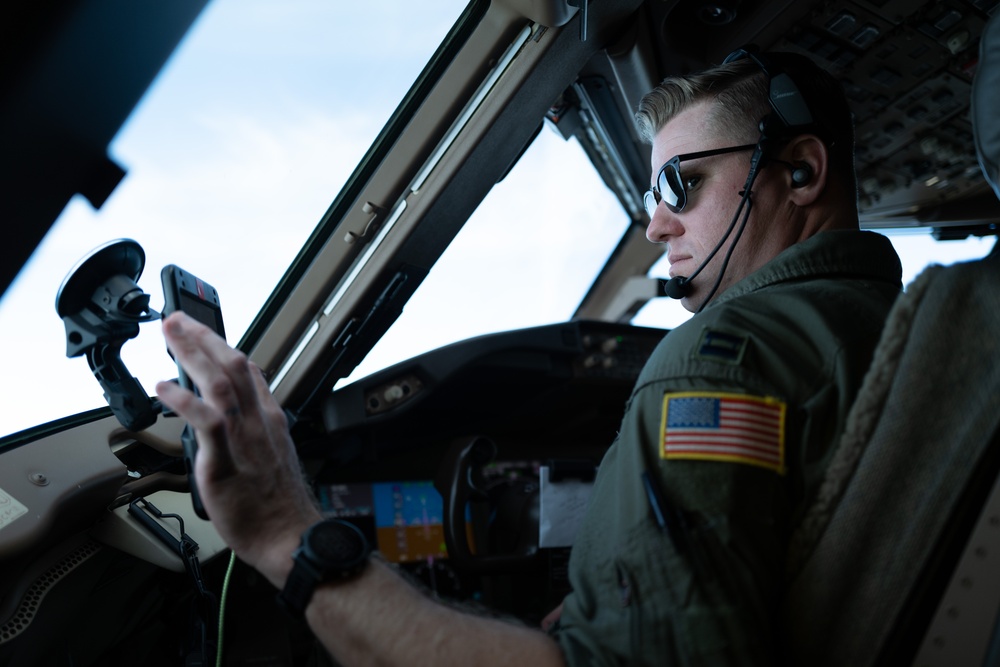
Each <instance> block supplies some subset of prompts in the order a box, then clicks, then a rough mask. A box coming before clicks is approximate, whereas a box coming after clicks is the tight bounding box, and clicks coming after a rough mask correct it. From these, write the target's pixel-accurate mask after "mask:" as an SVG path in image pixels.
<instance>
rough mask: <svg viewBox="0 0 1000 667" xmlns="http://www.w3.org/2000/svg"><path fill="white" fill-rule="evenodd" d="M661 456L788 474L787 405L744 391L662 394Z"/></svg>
mask: <svg viewBox="0 0 1000 667" xmlns="http://www.w3.org/2000/svg"><path fill="white" fill-rule="evenodd" d="M661 432H662V438H661V443H662V445H661V449H660V457H661V458H664V459H698V460H703V461H706V460H707V461H730V462H733V463H747V464H750V465H755V466H761V467H764V468H769V469H771V470H774V471H775V472H777V473H779V474H782V475H783V474H784V473H785V404H784V403H783V402H782V401H779V400H777V399H774V398H769V397H762V396H747V395H744V394H720V393H710V392H690V393H677V394H666V395H665V396H664V397H663V422H662V429H661Z"/></svg>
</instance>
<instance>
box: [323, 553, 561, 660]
mask: <svg viewBox="0 0 1000 667" xmlns="http://www.w3.org/2000/svg"><path fill="white" fill-rule="evenodd" d="M306 619H307V620H308V622H309V625H310V627H311V628H312V630H313V632H314V633H315V635H316V636H317V637H318V638H319V639H320V641H321V642H323V645H324V646H326V648H327V649H328V650H329V651H330V653H331V654H333V655H334V657H336V658H337V660H338V661H340V662H341V663H343V664H344V665H431V664H435V665H452V664H455V665H481V666H487V665H521V664H528V665H541V666H546V665H554V666H555V665H563V664H564V662H563V659H562V654H561V652H560V651H559V646H558V644H557V643H556V642H555V641H554V640H553V639H552V638H551V637H549V636H548V635H546V634H544V633H543V632H541V631H539V630H534V629H532V628H528V627H524V626H518V625H514V624H512V623H507V622H505V621H501V620H497V619H493V618H486V617H481V616H476V615H473V614H468V613H464V612H462V611H460V610H457V609H453V608H450V607H446V606H445V605H442V604H439V603H437V602H435V601H434V600H432V599H431V598H429V597H427V596H426V595H424V594H422V593H421V592H420V591H418V590H416V589H415V588H413V586H411V585H410V584H409V583H407V582H406V581H404V580H403V579H402V578H401V577H400V576H399V575H397V574H396V573H395V572H393V571H392V570H391V569H390V568H389V567H388V566H386V565H385V564H384V563H382V562H380V561H377V560H376V561H373V562H372V563H371V565H370V566H369V567H368V568H366V570H365V572H364V573H363V574H362V575H361V576H360V577H358V578H357V579H355V580H353V581H349V582H337V583H329V584H324V585H321V586H320V587H319V588H317V589H316V592H315V594H314V595H313V598H312V601H311V602H310V604H309V606H308V608H307V609H306Z"/></svg>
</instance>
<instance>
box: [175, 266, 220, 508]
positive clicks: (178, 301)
mask: <svg viewBox="0 0 1000 667" xmlns="http://www.w3.org/2000/svg"><path fill="white" fill-rule="evenodd" d="M160 280H161V282H162V283H163V298H164V305H163V316H164V317H166V316H167V315H169V314H170V313H172V312H174V311H175V310H182V311H184V312H185V313H187V314H188V315H190V316H191V317H193V318H194V319H196V320H198V321H199V322H201V323H202V324H204V325H205V326H207V327H209V328H211V329H212V330H213V331H215V332H216V333H217V334H219V335H220V336H222V337H223V338H225V337H226V332H225V328H224V327H223V324H222V307H221V305H220V304H219V293H218V292H217V291H216V290H215V288H214V287H212V286H211V285H209V284H208V283H206V282H205V281H203V280H201V279H200V278H198V277H197V276H195V275H193V274H191V273H188V272H187V271H184V270H183V269H181V268H180V267H178V266H175V265H173V264H168V265H167V266H165V267H163V271H161V272H160ZM171 357H173V354H171ZM177 381H178V383H179V384H180V385H181V386H182V387H184V388H186V389H190V390H191V391H193V392H194V393H195V394H198V395H200V392H199V391H198V388H197V387H196V386H195V385H194V383H193V382H192V381H191V378H190V377H188V374H187V373H186V372H185V371H184V369H183V368H181V365H180V364H177ZM181 442H182V443H183V445H184V468H185V470H186V471H187V475H188V482H189V484H190V486H191V502H192V504H193V505H194V510H195V512H196V513H197V514H198V516H200V517H201V518H203V519H208V514H207V513H206V512H205V507H204V505H203V504H202V502H201V495H200V494H199V493H198V485H197V483H196V482H195V477H194V462H195V457H196V456H197V454H198V439H197V438H196V437H195V433H194V429H193V428H191V426H190V424H188V425H185V426H184V432H183V433H182V435H181Z"/></svg>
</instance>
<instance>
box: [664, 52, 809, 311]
mask: <svg viewBox="0 0 1000 667" xmlns="http://www.w3.org/2000/svg"><path fill="white" fill-rule="evenodd" d="M795 58H802V59H804V60H806V62H811V61H808V59H806V58H805V56H799V55H798V54H792V53H781V54H763V53H760V50H759V49H758V48H757V47H756V46H755V45H753V44H750V45H747V46H744V47H741V48H739V49H736V50H735V51H733V52H732V53H730V54H729V55H728V56H726V58H725V60H723V61H722V62H723V64H728V63H731V62H736V61H738V60H745V59H749V60H752V61H753V62H754V63H755V64H756V65H757V66H758V67H759V68H760V69H761V71H762V72H763V73H764V75H765V76H767V78H768V97H767V99H768V104H769V105H770V107H771V113H769V114H768V115H767V116H765V117H764V118H763V119H762V120H761V121H760V126H759V130H760V138H759V139H758V140H757V146H756V147H755V148H754V152H753V155H752V156H751V158H750V171H749V173H748V174H747V180H746V183H745V184H744V186H743V191H742V192H741V193H740V194H741V195H742V198H741V199H740V205H739V207H738V208H737V209H736V214H735V215H734V216H733V219H732V221H731V222H730V223H729V227H728V228H727V229H726V233H725V235H723V237H722V239H721V240H720V241H719V243H718V244H717V245H716V246H715V248H714V249H713V250H712V252H710V253H709V255H708V257H706V258H705V260H704V261H703V262H702V263H701V264H700V265H699V266H698V268H697V269H695V271H694V273H692V274H691V275H690V276H677V277H675V278H671V279H670V280H667V281H666V282H665V283H664V284H663V292H664V294H665V295H666V296H668V297H670V298H671V299H683V298H684V297H686V296H688V295H689V294H690V293H691V289H692V288H691V281H692V280H694V278H695V277H696V276H697V275H698V274H699V273H701V271H702V269H704V268H705V267H706V266H708V263H709V262H710V261H712V258H713V257H715V255H716V254H717V253H718V252H719V250H721V249H722V246H723V245H724V244H725V242H726V239H728V238H729V235H730V234H731V233H732V231H733V228H734V227H735V226H736V221H737V219H739V217H740V213H744V215H743V221H742V222H741V224H740V227H739V229H738V230H737V232H736V237H735V238H734V239H733V243H732V245H730V246H729V251H728V252H727V253H726V257H725V260H724V261H723V263H722V267H721V268H720V270H719V275H718V276H717V277H716V280H715V285H714V286H713V287H712V290H711V292H709V294H708V296H707V297H705V299H704V301H703V302H702V304H701V306H700V307H699V308H698V312H699V313H700V312H701V311H702V309H704V308H705V306H706V305H707V304H708V302H709V301H711V299H712V296H714V295H715V292H716V290H718V289H719V285H720V284H721V282H722V276H723V274H725V271H726V267H727V266H728V265H729V259H730V257H731V256H732V253H733V249H734V248H735V247H736V243H737V242H738V241H739V239H740V236H742V234H743V230H744V228H745V227H746V224H747V220H748V219H749V217H750V208H751V206H752V205H753V203H752V201H751V200H750V195H751V194H752V192H751V189H752V188H753V184H754V181H756V180H757V175H758V173H759V171H760V168H761V167H762V166H763V165H764V163H765V162H766V161H768V160H770V161H771V162H778V163H780V164H783V165H785V166H787V167H788V168H789V169H790V171H791V179H792V187H793V188H801V187H804V186H805V185H807V184H808V183H809V182H810V181H811V180H812V177H813V173H812V168H811V167H810V166H809V165H808V164H806V163H804V162H802V163H798V164H792V163H790V162H786V161H784V160H778V159H776V158H774V157H773V153H774V152H775V150H776V149H777V148H778V147H780V145H781V142H782V140H785V139H789V138H791V137H793V136H795V135H797V134H802V133H805V132H810V131H811V132H816V130H817V123H816V121H815V120H814V117H813V114H812V112H811V111H810V109H809V104H808V103H807V102H806V98H805V96H804V95H803V94H802V91H801V90H800V89H799V86H798V85H797V84H796V83H795V80H794V78H793V77H792V74H791V73H790V72H789V71H788V70H789V69H794V66H795V63H794V59H795ZM790 66H791V67H790ZM744 208H745V209H746V210H745V212H744Z"/></svg>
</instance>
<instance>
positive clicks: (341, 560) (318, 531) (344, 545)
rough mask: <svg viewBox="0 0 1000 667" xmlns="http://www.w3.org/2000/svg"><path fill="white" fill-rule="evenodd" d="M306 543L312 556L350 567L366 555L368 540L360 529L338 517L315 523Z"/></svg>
mask: <svg viewBox="0 0 1000 667" xmlns="http://www.w3.org/2000/svg"><path fill="white" fill-rule="evenodd" d="M306 543H307V545H308V548H309V550H310V551H312V552H313V553H312V555H313V557H314V558H316V559H317V560H319V561H321V562H325V563H329V564H331V565H335V566H339V567H350V566H351V565H353V564H355V563H357V562H358V561H361V560H364V559H365V558H367V557H368V541H367V540H366V539H365V536H364V535H363V534H362V532H361V530H360V529H359V528H358V527H357V526H355V525H354V524H351V523H348V522H346V521H341V520H338V519H334V520H330V521H324V522H322V523H319V524H316V525H315V526H314V527H313V528H312V529H311V530H310V531H309V537H308V539H307V540H306Z"/></svg>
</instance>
